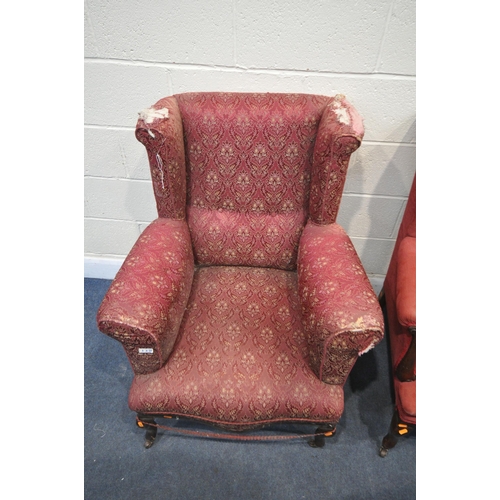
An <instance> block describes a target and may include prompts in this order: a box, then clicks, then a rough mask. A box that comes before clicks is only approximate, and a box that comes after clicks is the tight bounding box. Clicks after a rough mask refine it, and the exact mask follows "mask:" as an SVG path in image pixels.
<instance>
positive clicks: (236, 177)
mask: <svg viewBox="0 0 500 500" xmlns="http://www.w3.org/2000/svg"><path fill="white" fill-rule="evenodd" d="M175 97H176V99H177V101H178V103H179V109H180V112H181V114H182V119H183V124H184V137H185V147H186V161H187V163H186V168H187V177H188V181H187V182H188V187H187V191H188V195H187V211H188V223H189V228H190V231H191V236H192V238H193V246H194V252H195V259H196V262H197V263H199V264H208V265H234V264H240V265H250V266H268V267H277V268H280V269H295V267H296V258H297V248H298V242H299V239H300V234H301V231H302V228H303V227H304V224H305V222H306V220H307V217H308V213H309V206H310V204H312V205H313V207H312V210H311V211H312V213H313V217H314V218H315V219H317V221H318V222H320V223H329V222H332V221H334V220H335V217H336V214H337V210H338V205H339V202H340V196H341V192H342V187H343V184H344V178H345V173H346V169H347V163H348V159H349V155H350V154H351V153H352V151H353V150H354V149H355V148H356V147H357V145H358V144H359V142H358V141H359V140H360V139H361V137H362V136H363V126H362V122H361V119H360V118H359V116H358V115H357V113H355V111H354V110H353V108H352V107H351V106H350V105H349V104H348V103H347V102H346V101H345V99H344V98H343V96H340V97H337V98H328V97H325V96H317V95H306V94H248V93H187V94H180V95H176V96H175ZM318 127H319V133H318ZM317 134H318V139H319V140H318V141H316V143H315V139H316V135H317ZM351 136H352V137H354V138H355V139H354V141H355V143H354V144H353V143H352V142H349V138H350V137H351ZM342 141H344V142H342ZM345 141H347V142H345ZM315 144H316V146H315ZM313 153H314V158H315V165H313ZM311 173H313V183H312V192H313V193H314V196H313V197H311V202H310V201H309V191H310V183H311Z"/></svg>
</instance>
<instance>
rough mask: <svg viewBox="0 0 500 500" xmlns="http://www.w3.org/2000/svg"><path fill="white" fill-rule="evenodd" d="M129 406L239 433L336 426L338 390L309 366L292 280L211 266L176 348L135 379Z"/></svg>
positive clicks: (279, 273) (200, 278)
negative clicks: (266, 427) (283, 426)
mask: <svg viewBox="0 0 500 500" xmlns="http://www.w3.org/2000/svg"><path fill="white" fill-rule="evenodd" d="M129 406H130V408H131V409H132V410H134V411H137V412H143V413H162V412H163V413H167V414H169V415H183V416H189V417H196V418H202V419H203V420H206V421H208V422H212V423H216V424H218V426H221V427H225V428H227V429H232V430H243V429H248V428H251V427H254V426H255V425H256V424H258V425H262V424H265V423H270V422H274V421H280V420H289V421H299V422H300V421H308V422H336V421H338V420H339V419H340V416H341V414H342V411H343V391H342V387H341V386H338V385H328V384H324V383H323V382H320V380H319V379H318V378H317V377H316V376H315V375H314V373H313V372H312V370H311V368H310V367H309V365H308V362H307V341H306V337H305V335H304V331H303V328H302V322H301V312H300V303H299V298H298V294H297V275H296V273H294V272H290V271H283V270H278V269H258V268H250V267H218V266H213V267H206V268H199V269H198V270H197V271H196V273H195V278H194V281H193V287H192V293H191V299H190V301H189V305H188V308H187V310H186V314H185V317H184V321H183V324H182V327H181V333H180V334H179V341H178V343H177V344H176V346H175V348H174V351H173V352H172V355H171V356H170V358H169V359H168V361H167V363H166V364H165V366H164V367H163V368H162V369H161V370H158V371H156V372H155V373H152V374H150V375H139V376H136V377H135V379H134V382H133V385H132V388H131V390H130V395H129Z"/></svg>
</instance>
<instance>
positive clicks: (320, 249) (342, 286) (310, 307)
mask: <svg viewBox="0 0 500 500" xmlns="http://www.w3.org/2000/svg"><path fill="white" fill-rule="evenodd" d="M297 272H298V289H299V297H300V301H301V304H302V318H303V322H304V328H305V331H306V333H307V337H308V344H309V358H310V359H309V362H310V364H311V368H312V369H313V370H314V372H315V373H316V375H317V376H318V377H319V379H320V380H323V381H324V382H328V383H330V384H341V385H343V384H344V382H345V380H346V378H347V376H348V374H349V372H350V371H351V368H352V366H353V365H354V363H355V361H356V359H357V358H358V355H359V354H363V353H364V352H366V351H368V350H369V349H371V348H372V347H374V346H375V345H376V344H378V343H379V342H380V341H381V340H382V338H383V332H384V320H383V316H382V311H381V309H380V308H379V307H378V301H377V296H376V295H375V292H374V291H373V288H372V286H371V284H370V281H369V279H368V277H367V276H366V273H365V271H364V269H363V266H362V264H361V261H360V260H359V257H358V255H357V253H356V250H355V249H354V247H353V245H352V242H351V240H350V239H349V237H348V236H347V234H346V233H345V231H344V230H343V229H342V227H341V226H339V225H338V224H329V225H325V226H318V225H316V224H313V223H308V224H307V225H306V227H305V229H304V232H303V234H302V238H301V241H300V247H299V258H298V269H297Z"/></svg>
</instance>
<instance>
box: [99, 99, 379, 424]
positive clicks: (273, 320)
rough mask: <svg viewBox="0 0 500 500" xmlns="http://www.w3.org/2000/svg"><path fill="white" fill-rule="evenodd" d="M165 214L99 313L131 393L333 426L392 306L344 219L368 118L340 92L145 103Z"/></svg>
mask: <svg viewBox="0 0 500 500" xmlns="http://www.w3.org/2000/svg"><path fill="white" fill-rule="evenodd" d="M136 136H137V138H138V140H139V141H141V142H142V143H143V144H144V145H145V147H146V149H147V152H148V158H149V162H150V168H151V177H152V182H153V188H154V195H155V197H156V203H157V208H158V215H159V219H157V220H156V221H154V222H153V223H152V224H151V225H150V226H149V227H148V228H147V229H146V230H145V231H144V232H143V234H142V235H141V237H140V238H139V240H138V242H137V243H136V245H135V246H134V247H133V249H132V250H131V252H130V254H129V255H128V257H127V259H126V260H125V262H124V264H123V266H122V268H121V269H120V271H119V273H118V274H117V276H116V278H115V280H114V281H113V283H112V285H111V287H110V289H109V291H108V292H107V294H106V296H105V298H104V300H103V303H102V305H101V308H100V310H99V312H98V318H97V319H98V325H99V328H100V329H101V331H103V332H104V333H106V334H108V335H110V336H112V337H113V338H115V339H117V340H118V341H120V342H121V343H122V344H123V346H124V348H125V350H126V352H127V355H128V357H129V359H130V362H131V365H132V368H133V370H134V373H135V378H134V381H133V384H132V387H131V390H130V395H129V406H130V408H131V409H132V410H134V411H137V412H140V413H151V414H155V413H159V414H170V415H184V416H188V417H194V418H200V419H203V420H205V421H207V422H212V423H215V424H217V425H219V426H222V427H225V428H227V429H232V430H243V429H248V428H253V427H255V426H261V425H263V424H266V423H270V422H275V421H290V420H292V421H297V422H301V421H303V422H317V423H327V422H328V423H336V422H338V420H339V419H340V416H341V415H342V412H343V406H344V402H343V385H344V383H345V381H346V378H347V376H348V374H349V372H350V370H351V368H352V366H353V364H354V362H355V360H356V359H357V357H358V355H360V354H362V353H363V352H366V351H367V350H368V349H370V348H371V347H373V346H374V345H375V344H376V343H378V342H379V341H380V339H381V338H382V332H383V322H382V315H381V311H380V307H379V305H378V302H377V300H376V297H375V296H374V292H373V289H372V288H371V285H370V283H369V281H368V278H367V277H366V274H365V272H364V270H363V268H362V266H361V263H360V261H359V258H358V256H357V254H356V252H355V250H354V247H353V246H352V243H351V241H350V240H349V238H348V236H347V235H346V234H345V232H344V231H343V230H342V228H340V226H338V225H337V224H336V223H335V220H336V217H337V212H338V208H339V203H340V198H341V194H342V189H343V186H344V181H345V175H346V169H347V166H348V161H349V156H350V154H351V153H352V152H353V151H354V150H355V149H356V148H357V147H358V146H359V144H360V141H361V139H362V137H363V124H362V121H361V118H360V117H359V115H358V114H357V113H356V111H355V110H354V108H353V107H352V106H351V105H350V104H349V103H348V102H347V101H346V99H345V98H344V97H343V96H340V95H339V96H335V97H326V96H318V95H306V94H269V93H268V94H250V93H215V92H205V93H188V94H179V95H175V96H171V97H167V98H165V99H162V100H160V101H158V102H157V103H156V104H155V105H154V106H152V107H151V108H149V109H147V110H144V111H143V112H141V113H140V116H139V120H138V123H137V129H136Z"/></svg>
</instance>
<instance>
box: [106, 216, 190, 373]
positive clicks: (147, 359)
mask: <svg viewBox="0 0 500 500" xmlns="http://www.w3.org/2000/svg"><path fill="white" fill-rule="evenodd" d="M193 273H194V261H193V253H192V248H191V240H190V236H189V230H188V227H187V224H186V222H185V221H179V220H172V219H161V218H160V219H156V220H155V221H153V222H152V223H151V224H150V225H149V226H148V227H147V228H146V229H145V231H144V232H143V233H142V235H141V236H140V237H139V239H138V240H137V242H136V244H135V245H134V246H133V248H132V250H131V251H130V253H129V255H128V256H127V258H126V259H125V262H124V263H123V265H122V267H121V268H120V270H119V271H118V273H117V275H116V277H115V279H114V281H113V283H112V284H111V286H110V288H109V290H108V291H107V293H106V295H105V297H104V299H103V302H102V304H101V306H100V308H99V311H98V313H97V323H98V327H99V329H100V330H101V331H102V332H103V333H105V334H107V335H109V336H110V337H113V338H115V339H116V340H118V341H119V342H121V343H122V344H123V347H124V349H125V351H126V353H127V356H128V358H129V360H130V363H131V365H132V368H133V370H134V372H135V373H136V374H145V373H151V372H154V371H156V370H158V369H159V368H161V366H162V365H163V364H164V363H165V361H166V360H167V358H168V356H169V355H170V353H171V351H172V349H173V346H174V343H175V340H176V338H177V334H178V331H179V327H180V324H181V321H182V317H183V315H184V310H185V307H186V304H187V301H188V298H189V294H190V291H191V284H192V280H193Z"/></svg>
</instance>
